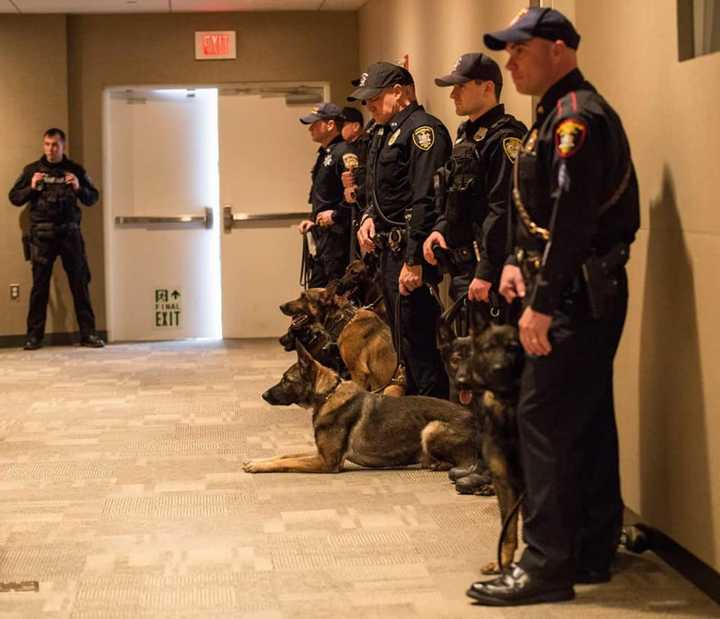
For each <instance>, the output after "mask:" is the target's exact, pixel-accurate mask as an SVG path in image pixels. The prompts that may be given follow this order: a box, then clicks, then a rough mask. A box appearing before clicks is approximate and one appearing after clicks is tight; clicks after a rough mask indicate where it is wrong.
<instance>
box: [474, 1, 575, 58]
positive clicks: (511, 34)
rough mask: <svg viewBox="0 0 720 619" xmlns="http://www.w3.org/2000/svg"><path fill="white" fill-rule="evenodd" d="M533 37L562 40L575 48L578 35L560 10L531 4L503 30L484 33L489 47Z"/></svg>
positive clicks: (519, 41) (500, 47)
mask: <svg viewBox="0 0 720 619" xmlns="http://www.w3.org/2000/svg"><path fill="white" fill-rule="evenodd" d="M533 37H540V38H541V39H548V40H549V41H564V42H565V45H567V46H568V47H570V48H572V49H577V48H578V45H580V35H579V34H578V33H577V30H575V26H573V25H572V22H571V21H570V20H569V19H568V18H567V17H565V16H564V15H563V14H562V13H561V12H560V11H556V10H555V9H550V8H541V7H537V6H531V7H529V8H527V9H523V10H522V11H520V12H519V13H518V14H517V15H516V16H515V19H513V20H512V21H511V22H510V25H509V26H508V27H507V28H505V30H499V31H498V32H489V33H487V34H486V35H484V37H483V40H484V41H485V45H487V46H488V47H489V48H490V49H495V50H499V49H505V46H506V45H507V44H508V43H521V42H523V41H528V40H530V39H532V38H533Z"/></svg>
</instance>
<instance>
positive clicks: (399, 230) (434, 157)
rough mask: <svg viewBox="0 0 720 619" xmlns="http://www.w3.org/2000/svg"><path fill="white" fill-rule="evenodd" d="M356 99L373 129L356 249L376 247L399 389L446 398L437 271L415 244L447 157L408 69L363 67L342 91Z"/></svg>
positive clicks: (427, 225)
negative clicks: (438, 339) (399, 367)
mask: <svg viewBox="0 0 720 619" xmlns="http://www.w3.org/2000/svg"><path fill="white" fill-rule="evenodd" d="M348 99H350V100H352V101H355V100H358V101H363V103H364V105H366V107H367V109H368V111H369V112H370V114H371V115H372V117H373V119H374V120H375V121H376V124H377V129H375V130H374V132H373V139H372V143H371V145H370V152H369V154H368V176H367V182H366V186H367V195H368V208H367V209H366V211H365V214H364V215H363V220H362V223H361V225H360V228H359V229H358V234H357V236H358V241H359V242H360V246H361V248H362V249H363V250H364V251H373V250H375V249H376V248H377V250H378V251H379V252H380V272H381V280H382V289H383V298H384V301H385V307H386V309H387V314H388V317H389V319H390V326H391V329H392V332H393V335H394V337H395V341H396V342H398V346H399V350H398V353H399V355H400V357H401V359H402V360H403V362H404V363H405V366H406V371H407V393H408V395H411V394H420V395H430V396H435V397H441V398H442V397H447V395H448V381H447V375H446V374H445V369H444V367H443V364H442V359H441V358H440V354H439V352H438V350H437V346H436V343H435V328H434V327H435V324H436V323H437V319H438V317H439V315H440V307H439V305H438V303H437V302H436V300H435V298H434V297H433V295H432V292H431V290H430V288H428V286H427V285H426V284H427V283H428V282H437V279H438V273H437V271H436V270H435V268H434V267H432V266H431V265H429V264H427V263H425V262H424V260H423V252H422V244H423V242H424V240H425V238H426V237H427V235H428V234H429V233H430V231H431V230H432V227H433V225H434V224H435V220H436V211H435V208H434V202H433V199H434V198H433V196H434V189H433V175H434V173H435V170H437V169H438V168H439V167H440V166H441V165H442V164H443V163H445V161H446V160H447V158H448V156H449V155H450V151H451V143H452V141H451V139H450V135H449V134H448V131H447V129H446V128H445V126H444V125H443V124H442V123H441V122H440V120H438V119H437V118H435V117H434V116H431V115H430V114H428V113H427V112H426V111H425V110H424V109H423V107H422V106H421V105H418V103H417V100H416V98H415V87H414V82H413V78H412V75H410V72H409V71H408V70H407V69H405V68H404V67H401V66H398V65H394V64H391V63H388V62H377V63H375V64H372V65H370V67H368V69H367V71H366V72H365V73H363V74H362V76H361V77H360V82H359V83H358V88H357V89H356V90H354V91H353V93H352V94H351V95H350V97H348Z"/></svg>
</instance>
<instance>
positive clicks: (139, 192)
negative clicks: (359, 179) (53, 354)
mask: <svg viewBox="0 0 720 619" xmlns="http://www.w3.org/2000/svg"><path fill="white" fill-rule="evenodd" d="M315 88H316V92H319V93H322V92H324V90H323V87H322V86H316V87H315ZM276 90H281V89H280V88H277V87H276ZM253 92H258V90H257V89H252V88H250V89H249V88H247V87H245V88H243V87H238V88H223V89H216V88H207V89H172V90H171V89H149V88H133V89H111V90H108V91H106V93H105V119H104V121H105V124H104V145H105V146H104V152H105V163H104V166H105V167H104V178H105V186H104V187H103V194H104V201H103V203H104V208H105V216H104V217H105V241H106V242H105V247H106V256H105V274H106V285H107V290H106V292H107V317H108V337H109V339H110V341H147V340H168V339H186V338H219V337H226V338H247V337H272V336H278V335H281V334H282V333H283V332H284V331H285V329H286V328H287V318H286V317H284V316H282V315H281V314H280V312H279V310H278V305H280V304H281V303H282V302H284V301H286V300H288V299H291V298H293V297H294V296H296V295H297V294H298V293H299V290H300V285H299V272H300V260H301V254H302V251H301V248H302V243H301V237H300V235H299V234H298V232H297V228H296V226H297V222H298V221H300V218H301V216H302V214H304V213H306V212H307V211H308V209H309V207H308V204H307V196H308V188H309V182H310V176H309V171H310V169H311V167H312V164H313V162H314V158H315V152H316V146H315V145H314V144H313V143H312V142H311V141H310V137H309V134H308V131H307V128H306V127H305V126H303V125H301V124H300V123H299V122H298V118H299V116H301V115H303V114H306V113H307V112H308V111H309V108H310V107H311V104H309V103H308V104H306V105H290V104H288V102H287V99H286V97H284V96H267V94H266V93H265V94H252V93H253ZM261 92H262V91H261ZM222 207H230V209H232V211H233V212H234V213H236V214H237V213H246V214H250V215H265V216H267V215H271V214H286V213H298V217H297V219H296V220H295V221H292V220H288V219H278V220H274V219H261V220H257V221H256V220H253V219H252V218H251V219H249V220H247V221H245V222H243V223H242V225H239V226H238V227H235V228H233V229H230V230H226V229H225V227H224V225H223V208H222ZM206 213H207V214H209V217H208V218H206V219H204V218H205V217H206Z"/></svg>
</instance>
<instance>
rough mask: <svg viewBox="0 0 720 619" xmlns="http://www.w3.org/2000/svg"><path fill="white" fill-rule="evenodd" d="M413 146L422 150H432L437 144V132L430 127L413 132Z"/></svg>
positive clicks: (424, 126)
mask: <svg viewBox="0 0 720 619" xmlns="http://www.w3.org/2000/svg"><path fill="white" fill-rule="evenodd" d="M413 144H415V146H417V147H418V148H419V149H420V150H430V149H431V148H432V145H433V144H435V130H434V129H433V128H432V127H430V126H429V125H423V126H422V127H418V128H417V129H415V131H413Z"/></svg>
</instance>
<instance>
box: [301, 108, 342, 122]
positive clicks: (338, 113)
mask: <svg viewBox="0 0 720 619" xmlns="http://www.w3.org/2000/svg"><path fill="white" fill-rule="evenodd" d="M341 117H342V110H341V109H340V108H339V107H338V106H337V105H335V104H334V103H323V104H322V105H318V106H317V107H314V108H313V111H312V112H310V114H308V115H307V116H302V117H300V122H301V123H302V124H303V125H312V124H313V123H314V122H315V121H316V120H332V119H335V118H341Z"/></svg>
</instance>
